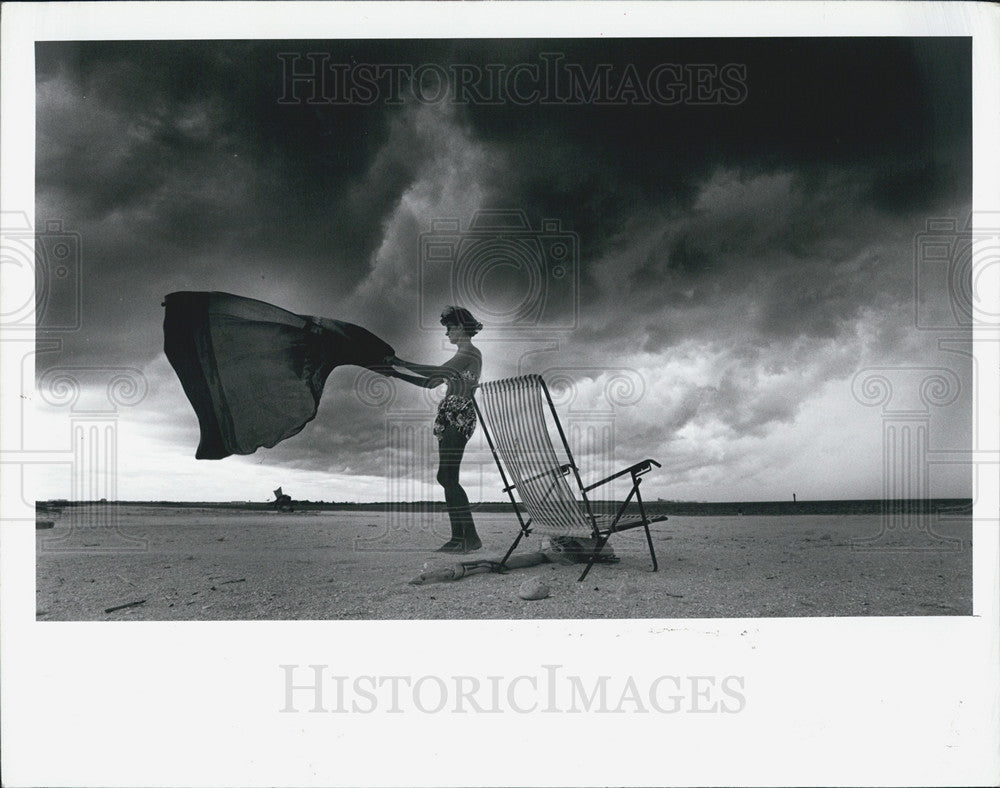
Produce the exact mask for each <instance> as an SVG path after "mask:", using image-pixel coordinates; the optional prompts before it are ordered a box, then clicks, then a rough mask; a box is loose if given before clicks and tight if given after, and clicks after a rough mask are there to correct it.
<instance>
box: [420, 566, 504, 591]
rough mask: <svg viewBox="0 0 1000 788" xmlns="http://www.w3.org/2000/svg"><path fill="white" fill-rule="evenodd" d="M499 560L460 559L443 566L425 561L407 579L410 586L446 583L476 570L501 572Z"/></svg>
mask: <svg viewBox="0 0 1000 788" xmlns="http://www.w3.org/2000/svg"><path fill="white" fill-rule="evenodd" d="M503 571H504V568H503V567H502V566H500V562H499V561H489V560H479V561H461V562H459V563H455V564H447V565H445V566H440V565H438V566H432V565H431V564H428V563H425V564H424V568H423V571H422V572H421V573H420V574H419V575H417V576H416V577H415V578H413V579H412V580H410V581H409V584H410V585H411V586H422V585H428V584H429V583H446V582H449V581H451V580H461V579H462V578H463V577H465V576H466V575H472V574H476V573H478V572H503Z"/></svg>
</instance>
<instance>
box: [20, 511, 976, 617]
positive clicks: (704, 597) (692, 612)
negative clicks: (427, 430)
mask: <svg viewBox="0 0 1000 788" xmlns="http://www.w3.org/2000/svg"><path fill="white" fill-rule="evenodd" d="M92 514H93V513H91V515H92ZM53 523H54V526H53V527H52V528H48V529H45V530H38V531H37V590H36V594H37V611H36V614H37V619H38V620H39V621H95V620H146V621H167V620H245V619H268V620H287V619H300V620H301V619H305V620H331V619H390V620H391V619H403V620H410V619H441V618H445V619H449V618H453V619H511V618H513V619H520V618H525V619H527V618H570V619H571V618H686V617H699V618H701V617H783V616H874V615H881V616H899V615H921V616H927V615H934V616H937V615H969V614H970V613H971V612H972V549H971V533H972V530H971V525H970V523H969V521H968V520H967V519H966V520H964V521H954V522H940V521H935V522H934V523H933V524H931V523H930V522H929V521H925V520H923V519H922V520H920V521H919V522H918V523H917V527H915V528H912V527H911V528H910V529H908V530H907V531H906V532H899V533H894V534H893V535H892V538H891V539H889V538H882V539H881V540H880V541H878V542H877V543H876V546H875V549H858V547H857V543H856V540H859V539H865V538H870V537H874V536H877V535H878V534H879V533H880V527H881V519H880V517H879V516H877V515H855V516H838V515H825V516H824V515H812V516H784V517H762V516H757V517H751V516H746V517H711V516H710V517H671V518H670V520H668V521H667V522H661V523H657V524H655V526H654V530H653V540H654V545H655V548H656V552H657V557H658V558H659V564H660V570H659V571H658V572H656V573H654V572H651V571H650V569H651V565H650V561H649V555H648V552H647V550H646V546H645V540H644V538H643V536H642V533H641V531H630V532H626V533H624V534H618V535H615V536H614V537H613V538H612V542H611V543H612V545H613V547H614V549H615V552H616V554H617V555H618V556H619V557H620V559H621V560H620V562H619V563H617V564H613V565H597V566H595V567H594V569H593V570H592V571H591V573H590V575H589V576H588V577H587V579H586V580H585V581H584V582H582V583H581V582H577V577H578V576H579V573H580V567H578V566H563V565H556V564H545V565H542V566H537V567H531V568H527V569H520V570H515V571H511V572H509V573H506V574H490V573H484V574H476V575H471V576H468V577H465V578H463V579H461V580H458V581H454V582H446V583H435V584H432V585H422V586H415V585H410V584H409V583H408V581H409V580H411V579H412V578H414V577H415V576H416V575H418V574H419V573H420V572H421V571H422V570H424V569H428V568H436V567H443V566H446V565H448V564H450V563H453V562H454V561H455V560H469V559H472V558H491V557H492V558H497V559H498V558H499V557H500V556H502V555H503V552H504V551H505V550H506V548H507V547H508V546H509V544H510V542H511V541H512V539H513V537H514V536H515V535H516V533H517V524H516V519H515V518H514V516H513V515H512V514H498V513H481V514H479V515H478V516H477V523H478V526H479V530H480V533H481V534H482V536H483V541H484V546H483V549H482V550H480V551H477V552H476V553H473V554H470V555H469V556H465V557H461V556H460V557H450V556H443V555H441V554H437V553H434V552H433V550H432V548H433V547H436V546H437V545H439V544H440V543H441V541H442V539H443V538H444V537H446V536H447V521H446V515H444V514H442V513H439V514H433V515H427V514H424V515H411V514H407V515H402V514H399V513H385V512H371V511H362V512H350V511H348V512H343V511H338V512H296V513H291V514H288V513H281V514H279V513H276V512H275V513H269V512H241V511H238V510H225V509H209V508H205V509H198V508H171V507H127V506H123V507H119V508H118V511H117V524H114V523H113V522H112V524H110V525H109V524H107V522H106V521H105V522H103V523H102V521H101V519H100V518H96V519H95V518H94V517H93V516H90V517H88V516H87V513H86V512H85V511H82V510H66V511H64V512H63V513H61V514H60V515H58V516H56V517H55V518H54V520H53ZM928 527H932V528H933V531H934V533H935V534H938V535H941V536H945V537H948V538H949V539H951V540H953V541H950V542H947V543H945V542H942V541H940V540H937V539H935V538H932V537H931V536H930V535H929V534H928V533H927V529H928ZM883 537H884V531H883ZM538 543H539V538H538V537H537V536H532V537H531V538H529V539H527V540H522V542H521V545H520V546H519V547H518V552H519V553H520V552H522V551H533V550H536V549H537V548H538ZM529 577H537V578H539V579H541V580H542V581H544V583H545V584H546V585H547V586H548V587H549V588H550V591H551V593H550V595H549V597H548V598H546V599H541V600H535V601H525V600H523V599H521V598H519V596H518V590H519V588H520V587H521V585H522V584H523V583H524V581H525V580H527V579H528V578H529ZM140 602H141V604H133V603H140ZM123 605H130V606H128V607H120V609H118V610H112V611H111V612H105V611H107V610H108V609H109V608H115V607H119V606H123Z"/></svg>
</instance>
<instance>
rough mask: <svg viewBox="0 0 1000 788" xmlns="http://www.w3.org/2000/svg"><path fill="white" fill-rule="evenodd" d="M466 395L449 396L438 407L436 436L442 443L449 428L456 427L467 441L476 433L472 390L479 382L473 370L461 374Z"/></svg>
mask: <svg viewBox="0 0 1000 788" xmlns="http://www.w3.org/2000/svg"><path fill="white" fill-rule="evenodd" d="M461 376H462V383H463V384H464V385H463V386H462V388H463V389H465V390H467V391H468V392H469V395H468V396H465V395H464V394H448V395H447V396H446V397H445V398H444V399H443V400H441V404H440V405H438V410H437V416H435V417H434V435H435V437H436V438H437V439H438V440H439V441H440V440H441V438H442V437H443V436H444V431H445V430H446V429H447V428H448V427H454V428H455V429H456V430H458V432H459V433H460V434H461V435H462V437H464V438H465V439H466V440H469V438H471V437H472V433H473V432H475V431H476V406H475V405H474V404H473V403H472V390H473V389H474V388H475V386H476V383H477V382H478V380H477V376H476V375H475V374H474V373H473V372H472V371H471V370H468V369H466V370H463V371H462V372H461Z"/></svg>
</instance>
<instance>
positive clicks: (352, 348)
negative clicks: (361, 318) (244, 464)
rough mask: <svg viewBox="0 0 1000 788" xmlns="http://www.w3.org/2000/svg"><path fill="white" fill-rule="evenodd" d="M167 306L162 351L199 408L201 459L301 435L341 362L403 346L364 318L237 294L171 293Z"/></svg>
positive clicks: (376, 358)
mask: <svg viewBox="0 0 1000 788" xmlns="http://www.w3.org/2000/svg"><path fill="white" fill-rule="evenodd" d="M164 306H165V307H166V315H165V316H164V319H163V350H164V352H165V353H166V355H167V359H168V360H169V361H170V363H171V365H172V366H173V368H174V370H175V371H176V372H177V376H178V377H179V378H180V380H181V385H182V386H183V387H184V393H185V394H187V398H188V399H189V400H190V401H191V405H192V406H194V411H195V413H196V414H197V416H198V424H199V425H200V427H201V442H200V443H199V445H198V451H197V453H196V454H195V457H197V458H198V459H200V460H217V459H221V458H223V457H228V456H229V455H230V454H252V453H253V452H255V451H256V450H257V449H258V448H260V447H261V446H266V447H268V448H270V447H272V446H274V445H275V444H277V443H278V442H279V441H283V440H284V439H285V438H289V437H291V436H292V435H295V434H296V433H298V432H299V431H300V430H301V429H302V428H303V427H304V426H305V425H306V424H307V423H308V422H310V421H312V419H314V418H315V417H316V409H317V408H318V407H319V399H320V396H321V395H322V393H323V384H324V383H325V382H326V379H327V377H328V376H329V374H330V372H331V371H332V370H333V369H334V367H338V366H341V365H342V364H355V365H358V366H362V367H368V368H369V369H377V368H378V367H379V366H380V365H382V364H383V363H384V361H385V359H386V358H387V357H389V356H392V355H394V354H395V351H393V349H392V347H391V346H390V345H388V344H386V343H385V342H383V341H382V340H381V339H379V338H378V337H377V336H375V335H374V334H372V333H371V332H369V331H366V330H365V329H363V328H361V327H360V326H356V325H353V324H351V323H343V322H341V321H339V320H329V319H326V318H314V317H305V316H302V315H295V314H292V313H291V312H286V311H285V310H284V309H279V308H278V307H276V306H272V305H271V304H266V303H264V302H263V301H256V300H254V299H252V298H242V297H240V296H234V295H230V294H228V293H197V292H182V293H171V294H170V295H168V296H167V297H166V300H165V301H164Z"/></svg>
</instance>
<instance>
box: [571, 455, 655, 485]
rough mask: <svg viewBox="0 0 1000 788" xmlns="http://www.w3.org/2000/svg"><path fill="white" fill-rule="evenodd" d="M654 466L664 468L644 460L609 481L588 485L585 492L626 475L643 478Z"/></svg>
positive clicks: (616, 474)
mask: <svg viewBox="0 0 1000 788" xmlns="http://www.w3.org/2000/svg"><path fill="white" fill-rule="evenodd" d="M653 465H655V466H656V467H657V468H662V467H663V466H662V465H660V463H658V462H657V461H656V460H649V459H647V460H643V461H642V462H637V463H635V465H630V466H629V467H628V468H626V469H625V470H623V471H618V473H615V474H612V475H611V476H609V477H608V478H607V479H601V480H600V481H599V482H594V483H593V484H588V485H587V486H586V487H584V488H583V491H584V492H590V491H591V490H593V489H594V488H595V487H600V486H601V485H602V484H607V483H608V482H610V481H611V480H612V479H617V478H618V477H619V476H624V475H625V474H626V473H628V474H631V475H632V478H633V479H634V478H635V477H636V476H642V474H644V473H646V472H647V471H649V470H652V466H653Z"/></svg>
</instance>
